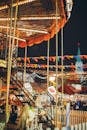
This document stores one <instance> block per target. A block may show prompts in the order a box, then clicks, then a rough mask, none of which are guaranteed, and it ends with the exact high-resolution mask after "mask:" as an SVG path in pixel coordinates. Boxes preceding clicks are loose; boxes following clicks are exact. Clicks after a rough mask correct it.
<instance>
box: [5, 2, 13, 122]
mask: <svg viewBox="0 0 87 130" xmlns="http://www.w3.org/2000/svg"><path fill="white" fill-rule="evenodd" d="M12 4H13V0H12V3H11V11H10V12H11V14H10V16H11V19H12V14H13V8H12ZM11 34H12V20H10V35H11ZM10 54H11V38H9V46H8V62H7V95H6V123H7V122H8V120H9V88H10V74H11V61H10Z"/></svg>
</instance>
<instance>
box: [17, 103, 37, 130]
mask: <svg viewBox="0 0 87 130" xmlns="http://www.w3.org/2000/svg"><path fill="white" fill-rule="evenodd" d="M34 118H35V110H34V108H33V107H32V106H29V105H25V106H24V107H23V110H22V113H21V115H20V120H19V125H18V128H19V129H20V130H28V129H29V128H30V127H31V123H32V121H33V119H34Z"/></svg>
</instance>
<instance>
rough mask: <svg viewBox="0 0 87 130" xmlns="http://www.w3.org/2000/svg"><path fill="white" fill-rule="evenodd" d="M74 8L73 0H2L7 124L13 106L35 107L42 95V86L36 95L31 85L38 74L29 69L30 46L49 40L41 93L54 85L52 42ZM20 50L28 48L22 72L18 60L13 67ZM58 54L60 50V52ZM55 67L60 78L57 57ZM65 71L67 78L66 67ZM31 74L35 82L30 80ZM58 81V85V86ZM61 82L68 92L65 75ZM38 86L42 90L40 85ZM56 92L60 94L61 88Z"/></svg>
mask: <svg viewBox="0 0 87 130" xmlns="http://www.w3.org/2000/svg"><path fill="white" fill-rule="evenodd" d="M72 6H73V2H72V0H0V58H1V60H0V71H1V74H0V105H2V104H6V122H8V118H9V112H8V107H9V105H13V104H15V105H18V106H21V105H23V104H25V103H29V102H32V103H33V105H35V101H34V97H35V95H37V94H38V95H39V94H40V93H39V90H40V87H39V89H38V93H37V92H35V91H34V92H32V91H33V89H32V86H31V84H34V83H33V82H34V79H35V76H36V75H35V73H32V74H31V73H30V72H29V71H30V70H28V69H27V67H26V55H27V46H33V45H34V44H40V43H42V42H43V41H48V58H47V65H48V67H47V72H46V76H47V77H41V78H42V79H45V86H46V87H45V88H44V90H45V91H44V90H43V91H42V90H41V91H40V92H42V93H43V92H44V93H47V88H48V87H49V84H50V83H49V40H50V39H51V38H53V37H54V36H55V35H56V39H58V37H57V35H58V32H59V31H60V30H61V29H63V27H64V26H65V24H66V23H67V22H68V20H69V18H70V15H71V11H72ZM18 47H21V48H25V57H24V66H23V68H22V69H20V68H17V60H15V64H16V66H14V67H12V66H13V62H14V59H17V58H18V56H17V53H18V52H17V51H18ZM56 48H57V40H56ZM56 51H58V50H57V49H56ZM57 56H58V55H57V53H56V57H57ZM62 56H63V53H62ZM61 65H62V66H63V62H61ZM55 68H56V77H57V75H58V68H57V58H56V67H55ZM61 71H62V75H63V68H62V69H61ZM28 73H30V75H31V77H33V79H32V78H31V77H29V76H30V75H28ZM37 77H40V75H37ZM57 78H58V77H57ZM57 78H56V83H55V84H56V86H57V85H58V83H57ZM30 79H31V81H30V82H31V84H28V87H29V91H28V90H27V87H26V86H27V80H30ZM61 82H62V83H61V85H62V93H64V90H63V76H61ZM24 85H25V86H24ZM34 85H35V84H34ZM39 85H40V84H39ZM36 87H37V88H38V86H36ZM34 88H35V87H34ZM56 88H57V87H56ZM30 90H31V91H30ZM36 90H37V89H36ZM56 90H57V91H58V88H57V89H56Z"/></svg>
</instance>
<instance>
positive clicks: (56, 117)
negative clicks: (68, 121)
mask: <svg viewBox="0 0 87 130" xmlns="http://www.w3.org/2000/svg"><path fill="white" fill-rule="evenodd" d="M57 15H58V2H57V0H56V32H57V30H58V19H57ZM57 104H58V33H56V106H55V114H56V115H55V124H56V127H57V123H58V112H57V111H58V109H57V107H58V106H57Z"/></svg>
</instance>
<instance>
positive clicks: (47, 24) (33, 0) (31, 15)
mask: <svg viewBox="0 0 87 130" xmlns="http://www.w3.org/2000/svg"><path fill="white" fill-rule="evenodd" d="M15 2H16V1H13V4H12V7H13V12H10V13H9V7H10V6H11V1H10V0H8V1H7V2H6V0H3V2H2V1H1V2H0V32H1V34H2V35H3V36H4V37H11V38H14V39H15V41H17V39H18V45H19V47H22V48H23V47H25V46H32V45H34V44H40V43H42V42H43V41H47V40H49V39H51V38H53V37H54V35H55V34H56V33H57V32H59V30H60V29H61V28H62V27H64V26H65V24H66V22H67V21H68V19H69V17H70V12H71V10H72V0H29V1H26V0H19V2H18V11H17V18H15V12H16V8H15V7H17V4H16V3H15ZM10 8H11V7H10ZM11 13H12V18H11ZM11 20H12V21H11ZM15 21H16V26H15V28H14V23H15ZM14 30H15V31H14ZM7 32H8V33H7ZM7 34H8V35H7Z"/></svg>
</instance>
